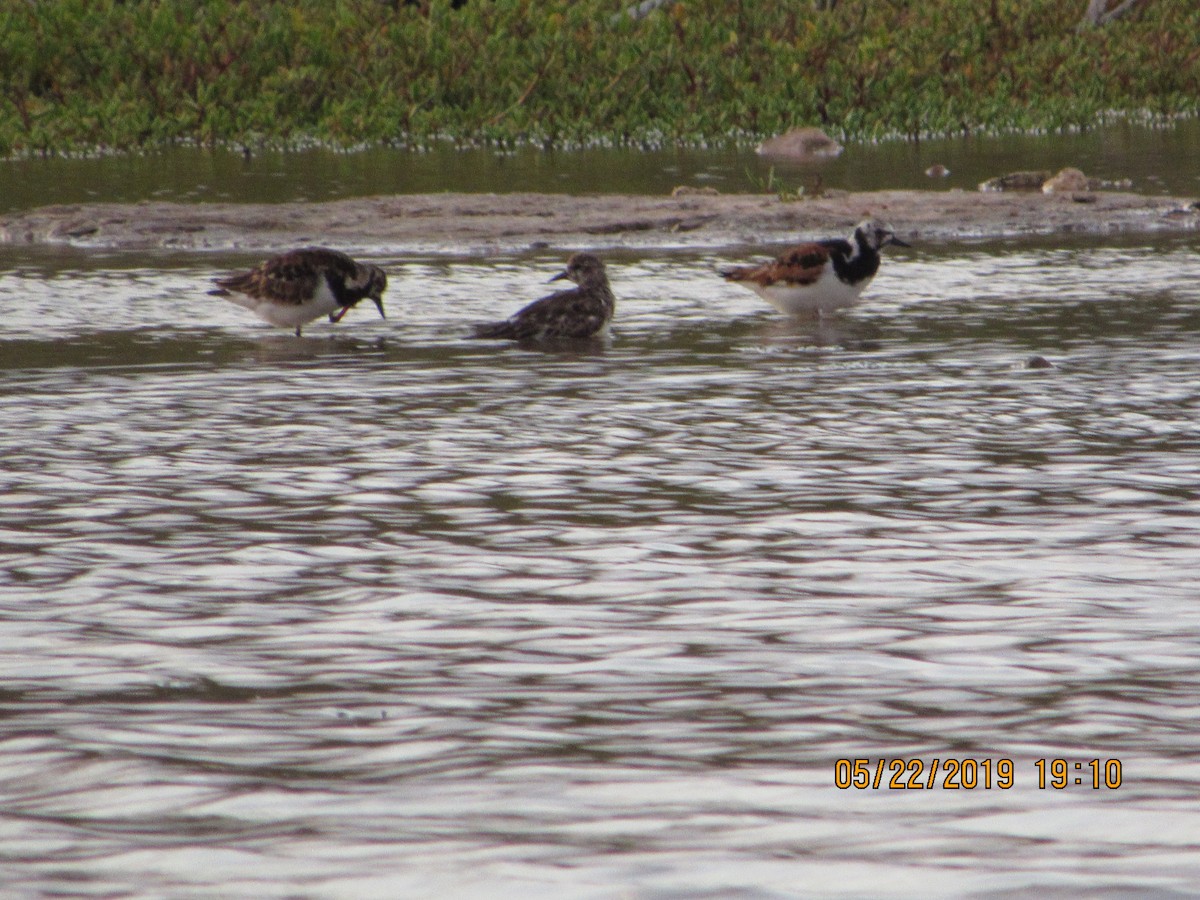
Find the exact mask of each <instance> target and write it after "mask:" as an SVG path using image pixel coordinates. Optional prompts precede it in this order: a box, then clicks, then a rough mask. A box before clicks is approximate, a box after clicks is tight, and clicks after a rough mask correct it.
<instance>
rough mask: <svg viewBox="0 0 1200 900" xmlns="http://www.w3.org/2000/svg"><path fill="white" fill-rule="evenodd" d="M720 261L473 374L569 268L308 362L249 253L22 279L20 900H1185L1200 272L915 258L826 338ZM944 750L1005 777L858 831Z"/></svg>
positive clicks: (518, 280) (7, 637)
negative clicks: (842, 767) (414, 899)
mask: <svg viewBox="0 0 1200 900" xmlns="http://www.w3.org/2000/svg"><path fill="white" fill-rule="evenodd" d="M730 261H732V260H730V259H726V258H718V257H716V256H699V257H697V256H688V255H676V256H670V257H665V258H657V259H646V258H640V257H636V256H630V255H625V256H621V255H614V256H613V257H611V258H610V260H609V269H610V274H611V277H612V282H613V286H614V290H615V292H616V293H617V296H618V299H619V307H618V313H617V317H618V318H617V323H616V325H615V327H614V332H615V336H614V339H613V341H612V342H611V344H610V345H608V346H606V347H603V348H601V349H600V350H592V351H588V352H580V353H571V352H555V353H539V352H536V351H531V350H529V349H526V348H519V347H512V346H508V345H505V344H495V343H487V342H477V341H471V340H468V339H467V338H466V334H467V333H468V330H469V329H468V326H469V324H470V323H472V322H476V321H488V320H491V319H494V318H495V317H496V316H498V315H502V314H506V313H508V312H511V311H512V310H514V309H516V308H517V307H519V306H520V305H521V304H522V303H524V302H526V301H527V300H529V299H531V298H533V297H535V296H539V295H540V294H541V293H543V292H544V289H545V285H544V283H543V282H544V280H545V278H546V277H548V276H549V275H550V274H553V273H554V272H556V271H557V270H558V268H559V267H560V266H561V259H558V258H551V257H538V256H534V257H523V258H505V259H502V260H499V261H491V262H481V261H480V260H478V259H470V260H467V259H464V260H453V259H440V258H439V259H416V260H400V259H385V260H382V262H383V263H384V264H386V265H387V266H388V268H389V274H390V276H391V278H390V280H391V283H392V285H393V288H392V293H391V294H390V295H389V309H390V310H395V318H389V319H388V320H386V321H380V320H378V319H377V318H376V317H373V316H371V315H366V314H361V313H364V312H366V313H369V312H370V311H369V310H366V311H354V312H352V313H351V314H350V315H349V316H348V317H347V319H346V320H345V321H344V322H343V323H342V324H341V325H338V326H327V325H320V326H318V325H316V324H314V326H313V328H312V329H311V332H310V333H306V335H305V337H304V338H303V339H301V340H297V339H296V338H294V337H292V336H290V335H288V334H287V333H286V332H280V331H273V330H271V329H269V328H267V327H266V326H263V325H262V324H261V323H259V322H258V321H257V320H256V319H254V317H252V316H250V315H249V314H247V313H246V312H245V311H243V310H240V309H239V308H237V307H235V306H233V305H232V304H228V303H224V302H222V301H219V300H218V299H216V298H210V297H207V296H206V295H205V294H204V293H203V290H204V287H205V283H206V280H207V279H208V278H209V277H211V275H212V274H214V273H215V272H217V271H223V270H225V269H226V268H231V267H234V266H235V265H237V264H239V263H240V262H242V260H241V258H235V257H212V258H209V257H205V258H203V259H202V260H200V261H199V262H198V261H197V258H195V257H191V258H186V257H180V258H174V257H169V256H163V257H151V258H147V257H145V256H141V257H138V258H136V259H133V258H131V257H121V256H109V257H99V256H89V255H82V254H76V253H70V252H49V251H46V252H30V253H24V254H15V253H7V252H6V255H5V256H4V258H3V262H4V267H3V268H4V272H5V274H3V275H0V303H2V304H3V306H4V309H5V330H4V335H3V337H2V339H0V354H2V355H0V416H2V421H3V422H4V423H5V429H4V431H3V433H2V434H0V458H2V459H3V461H4V465H3V467H0V485H2V492H0V584H3V592H2V593H0V646H2V647H3V648H4V649H3V651H0V691H2V692H3V698H4V706H5V716H4V718H3V719H0V742H2V744H0V746H2V747H3V753H2V755H0V792H2V793H3V796H4V797H5V802H4V809H3V813H0V829H2V830H3V834H4V838H5V840H4V841H3V843H2V844H0V858H3V860H4V865H3V869H4V872H5V876H4V878H5V880H6V882H7V886H8V888H9V890H10V891H13V892H15V893H16V894H17V895H34V894H39V893H50V892H55V891H57V892H60V893H61V892H62V891H63V890H70V891H78V892H80V893H85V894H95V895H115V894H127V893H135V894H147V895H176V896H178V895H180V894H196V893H205V892H207V893H213V892H214V891H217V892H219V893H220V894H221V896H246V897H249V896H285V895H286V896H296V895H297V892H300V893H301V894H304V893H305V892H311V893H312V894H313V895H336V896H439V895H440V896H479V897H496V896H512V897H522V898H524V897H531V896H539V897H541V896H544V897H561V896H613V895H614V894H616V893H621V892H624V893H627V894H628V895H630V896H636V897H643V896H644V897H664V896H689V897H690V896H755V897H781V896H795V895H796V894H797V892H798V891H801V890H802V891H803V892H804V893H811V894H820V895H824V896H864V895H869V896H889V895H890V896H929V895H931V894H943V895H945V894H962V893H969V892H976V893H982V894H993V895H996V894H1001V895H1002V894H1005V893H1006V892H1013V894H1016V893H1017V892H1021V893H1024V894H1030V893H1041V894H1046V893H1053V892H1054V891H1056V890H1057V891H1059V892H1061V893H1065V894H1069V895H1077V894H1087V895H1095V894H1097V893H1104V892H1109V893H1116V894H1118V895H1129V896H1135V895H1136V896H1144V895H1147V894H1155V893H1157V894H1158V895H1160V896H1168V895H1170V892H1171V891H1181V892H1182V891H1186V890H1191V885H1194V884H1195V883H1196V881H1195V879H1196V877H1197V876H1198V875H1200V864H1198V863H1197V862H1196V860H1197V858H1198V857H1197V854H1196V851H1197V849H1198V848H1197V844H1198V843H1200V840H1198V838H1197V835H1200V813H1198V812H1197V810H1196V805H1195V796H1196V792H1197V788H1198V786H1200V759H1198V757H1197V753H1196V749H1195V736H1194V723H1195V720H1196V715H1197V700H1196V698H1197V696H1200V650H1197V647H1198V646H1200V640H1198V639H1200V605H1198V604H1197V597H1200V569H1197V567H1196V565H1195V559H1196V555H1197V549H1198V546H1200V538H1198V535H1200V493H1198V488H1197V479H1196V462H1195V461H1196V451H1197V449H1198V448H1200V424H1198V423H1200V415H1198V413H1200V387H1198V386H1197V381H1196V378H1195V372H1196V371H1197V370H1198V369H1200V349H1198V342H1197V336H1198V335H1200V312H1198V309H1200V307H1198V302H1197V301H1200V287H1197V285H1200V277H1198V276H1200V256H1198V255H1197V254H1196V253H1195V252H1194V251H1193V250H1192V249H1191V248H1190V247H1188V246H1187V245H1186V244H1185V243H1182V242H1177V243H1166V244H1161V245H1158V246H1154V247H1149V246H1142V245H1140V244H1127V245H1121V246H1108V247H1099V248H1097V247H1089V246H1086V245H1079V246H1076V247H1066V248H1063V247H1058V248H1050V247H1047V246H1044V245H1039V244H1036V243H1028V242H1024V243H1015V242H1014V243H1007V244H1003V245H972V246H969V247H956V248H950V249H935V250H929V249H926V250H920V249H918V250H915V251H910V252H907V253H905V254H901V253H896V254H894V255H893V256H891V257H890V258H889V259H888V261H887V262H886V263H885V266H884V269H883V271H882V272H881V274H880V276H879V278H878V279H877V280H876V282H875V284H874V285H873V286H872V288H871V290H870V292H869V295H868V296H869V299H868V301H867V302H866V303H865V304H864V305H863V306H862V307H860V308H859V309H858V310H856V311H855V312H854V313H853V314H852V315H850V316H847V317H846V318H844V319H843V320H841V321H840V322H837V323H832V324H827V325H826V326H824V327H823V328H822V329H819V330H814V329H813V328H811V327H809V326H803V325H796V324H793V323H789V322H786V321H784V320H781V319H780V318H779V317H778V316H776V315H775V314H774V313H773V312H772V311H770V310H769V309H767V308H766V307H765V305H764V304H762V302H761V301H760V300H758V299H757V298H755V297H754V296H753V295H751V294H750V293H749V292H745V291H738V290H736V289H734V288H731V287H730V286H728V285H725V284H723V283H722V282H721V281H720V279H719V278H716V277H715V275H714V269H715V268H716V267H717V266H718V265H720V264H723V263H726V262H730ZM1033 353H1040V354H1043V355H1045V356H1046V357H1047V358H1049V359H1050V360H1051V361H1053V362H1054V363H1055V366H1056V367H1055V368H1054V369H1050V370H1042V371H1030V370H1026V369H1024V368H1023V364H1024V361H1025V360H1026V358H1028V357H1029V356H1030V355H1031V354H1033ZM961 757H973V758H977V759H980V760H984V759H990V760H999V759H1000V758H1002V757H1005V758H1010V759H1012V760H1013V761H1014V764H1015V779H1016V784H1015V785H1014V787H1013V788H1011V789H1009V790H1000V789H998V788H992V789H990V790H988V789H983V788H978V789H976V790H973V791H966V790H958V791H954V790H943V789H934V790H923V791H919V792H915V793H914V792H905V791H899V790H884V789H879V790H871V789H869V790H865V791H857V790H851V791H842V790H838V789H837V788H835V787H834V762H835V760H837V759H839V758H869V759H870V760H872V762H874V761H877V760H879V759H885V760H892V759H909V758H920V759H922V760H926V761H930V760H932V759H934V758H939V759H946V758H961ZM1054 757H1061V758H1064V759H1067V760H1069V761H1071V762H1072V763H1074V762H1080V763H1082V764H1083V765H1084V767H1085V769H1086V764H1087V761H1088V760H1091V759H1093V758H1098V759H1100V760H1107V759H1119V760H1120V761H1121V763H1122V768H1123V779H1124V780H1123V784H1122V786H1121V787H1120V788H1119V789H1118V790H1099V791H1097V790H1093V789H1092V788H1091V787H1090V786H1088V785H1083V786H1075V785H1074V784H1071V785H1069V786H1068V787H1067V788H1066V789H1063V790H1054V789H1051V788H1046V789H1040V788H1039V787H1038V783H1037V769H1036V767H1035V761H1036V760H1038V759H1042V758H1054ZM1084 774H1085V775H1086V777H1087V778H1090V772H1085V773H1084ZM1074 775H1075V772H1074V771H1072V777H1074ZM800 885H803V886H804V887H803V889H801V888H799V887H798V886H800Z"/></svg>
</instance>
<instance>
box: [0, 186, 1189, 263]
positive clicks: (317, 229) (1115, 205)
mask: <svg viewBox="0 0 1200 900" xmlns="http://www.w3.org/2000/svg"><path fill="white" fill-rule="evenodd" d="M868 214H872V215H876V216H879V217H880V218H883V219H885V220H887V221H889V222H890V223H891V224H892V225H893V226H894V227H895V228H896V230H897V231H898V232H900V233H901V234H903V235H905V236H906V237H909V238H913V239H918V240H925V241H947V240H956V239H963V238H972V237H979V238H987V237H1005V236H1016V235H1031V234H1068V233H1092V234H1117V233H1130V234H1133V233H1146V232H1159V231H1185V230H1189V229H1196V228H1198V227H1200V208H1198V206H1197V203H1196V201H1195V199H1194V198H1191V197H1187V198H1180V197H1158V196H1143V195H1139V194H1132V193H1120V192H1095V193H1086V194H1077V195H1071V194H1060V195H1045V194H1041V193H975V192H967V191H949V192H939V191H875V192H869V193H846V192H841V191H839V192H832V191H831V192H830V193H829V194H828V195H827V196H823V197H821V198H818V199H808V200H799V201H786V202H785V201H781V200H780V199H779V198H778V197H775V196H773V195H756V194H720V195H708V194H687V195H683V196H678V197H651V196H633V195H596V196H571V195H562V194H406V195H395V196H380V197H366V198H360V199H352V200H339V201H333V202H327V203H283V204H236V203H220V204H217V203H213V204H183V203H157V202H147V203H137V204H108V203H99V204H87V205H70V206H48V207H42V208H40V209H34V210H29V211H26V212H20V213H12V214H7V215H3V216H0V244H4V243H7V244H68V245H74V246H80V247H101V248H110V249H128V250H136V249H151V248H169V249H175V250H246V251H255V252H258V251H264V252H266V251H276V250H281V249H284V248H288V247H294V246H298V245H304V244H324V245H327V246H332V247H338V248H342V249H346V250H355V251H360V252H374V253H389V252H405V251H408V252H413V251H421V252H433V253H436V252H448V251H453V252H458V253H461V252H490V251H497V250H508V251H519V250H523V249H530V248H554V249H562V250H570V249H577V248H585V247H586V248H611V247H626V246H628V247H638V248H654V247H701V248H703V247H712V248H717V247H728V246H739V245H745V244H763V243H776V242H785V241H789V240H794V239H796V238H797V237H798V236H801V235H803V236H819V235H830V234H838V233H841V232H843V231H846V230H848V229H849V228H850V227H851V226H852V225H853V224H854V223H855V222H857V221H858V220H860V219H862V218H863V217H864V216H866V215H868Z"/></svg>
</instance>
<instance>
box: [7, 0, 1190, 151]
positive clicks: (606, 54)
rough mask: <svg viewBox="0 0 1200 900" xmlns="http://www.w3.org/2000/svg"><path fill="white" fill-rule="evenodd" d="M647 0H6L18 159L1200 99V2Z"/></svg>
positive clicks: (715, 129) (635, 141)
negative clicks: (1109, 6) (1104, 12)
mask: <svg viewBox="0 0 1200 900" xmlns="http://www.w3.org/2000/svg"><path fill="white" fill-rule="evenodd" d="M627 6H632V4H631V3H630V2H629V0H578V2H572V0H549V2H546V3H540V4H533V3H532V2H530V0H466V3H465V5H463V6H462V7H461V8H459V9H454V8H452V6H451V5H450V2H449V0H419V2H416V3H412V4H407V3H403V2H396V0H391V2H386V0H291V2H280V0H274V2H273V0H256V2H250V0H54V2H48V3H35V2H23V0H0V153H3V154H12V153H53V152H65V151H77V150H88V149H96V148H115V149H129V148H138V147H147V146H157V145H162V144H167V143H171V142H178V141H190V142H199V143H203V144H218V143H230V144H247V145H254V144H260V143H266V144H272V145H278V146H288V145H292V144H298V143H302V142H308V141H322V142H328V143H330V144H334V145H338V146H356V145H360V144H364V143H368V144H392V145H404V146H423V145H427V144H429V143H431V142H434V141H439V140H444V139H449V140H452V141H455V142H458V143H460V144H478V143H486V144H497V145H502V146H510V145H515V144H523V143H532V144H537V145H544V146H560V147H570V146H579V145H603V144H616V145H628V146H635V147H637V146H659V145H662V144H686V145H701V144H712V143H715V142H720V143H728V142H738V143H748V142H752V141H755V140H757V139H759V138H760V137H762V136H766V135H770V134H775V133H779V132H781V131H783V130H786V129H787V128H789V127H791V126H793V125H798V124H807V125H818V126H821V127H823V128H825V129H826V131H828V132H829V133H830V134H831V135H833V136H835V137H839V138H843V139H852V140H871V139H879V138H885V137H894V136H900V137H910V138H917V137H922V136H926V135H937V134H958V133H967V132H978V131H1004V130H1053V129H1060V128H1076V127H1086V126H1088V125H1090V124H1093V123H1095V122H1097V121H1099V120H1101V119H1104V118H1106V117H1108V118H1111V117H1114V116H1127V117H1128V116H1141V115H1145V114H1150V115H1155V116H1173V115H1181V114H1186V115H1194V114H1196V113H1197V108H1198V106H1200V52H1198V51H1197V50H1196V37H1195V36H1196V34H1197V33H1200V5H1197V4H1193V3H1170V2H1166V0H1154V2H1148V3H1145V4H1139V6H1138V8H1137V10H1136V11H1135V12H1134V13H1132V14H1130V15H1128V16H1126V17H1124V18H1122V19H1120V20H1119V21H1116V22H1113V23H1111V24H1109V25H1107V26H1105V27H1103V28H1089V29H1083V30H1079V29H1077V28H1076V27H1075V26H1076V25H1077V23H1078V20H1079V18H1080V16H1081V15H1082V12H1083V7H1084V3H1083V0H1079V2H1077V3H1074V4H1071V3H1065V2H1064V0H989V2H986V3H979V2H977V0H923V2H922V3H920V4H914V3H901V2H883V0H839V2H837V3H836V4H816V5H814V4H796V3H770V2H768V3H762V4H747V3H745V2H743V0H676V2H674V3H667V4H665V5H663V6H661V7H659V8H658V9H656V10H655V11H653V12H651V13H649V14H648V15H646V16H644V17H642V18H635V17H632V16H629V15H626V14H625V13H624V12H623V10H624V9H625V8H626V7H627ZM1074 6H1079V7H1080V8H1079V9H1078V10H1076V9H1074ZM818 7H821V8H818Z"/></svg>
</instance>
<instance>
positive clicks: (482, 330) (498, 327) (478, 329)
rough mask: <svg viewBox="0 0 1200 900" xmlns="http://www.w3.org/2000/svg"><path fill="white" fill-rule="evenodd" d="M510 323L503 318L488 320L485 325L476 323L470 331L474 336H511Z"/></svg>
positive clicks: (512, 334)
mask: <svg viewBox="0 0 1200 900" xmlns="http://www.w3.org/2000/svg"><path fill="white" fill-rule="evenodd" d="M515 336H516V335H515V334H514V333H513V327H512V323H511V322H509V321H508V320H507V319H505V320H504V321H503V322H490V323H488V324H487V325H476V326H475V328H474V329H473V331H472V333H471V337H474V338H485V339H486V338H512V337H515Z"/></svg>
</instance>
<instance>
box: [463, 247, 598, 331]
mask: <svg viewBox="0 0 1200 900" xmlns="http://www.w3.org/2000/svg"><path fill="white" fill-rule="evenodd" d="M563 278H566V279H569V280H571V281H573V282H575V284H576V285H577V287H573V288H570V289H569V290H565V291H558V292H557V293H554V294H550V295H549V296H547V297H543V298H542V299H540V300H535V301H534V302H533V303H530V304H529V305H528V306H526V307H525V308H524V309H522V310H520V311H519V312H517V313H515V314H513V315H512V316H510V317H509V318H507V319H505V320H504V321H503V322H495V323H493V324H491V325H480V326H477V327H476V329H475V337H478V338H503V339H508V340H515V341H546V340H586V339H588V338H594V337H598V336H603V335H604V334H605V333H606V332H607V330H608V325H609V323H610V322H611V321H612V317H613V311H614V310H615V309H616V304H617V301H616V298H615V297H613V293H612V290H611V289H610V288H609V286H608V275H607V273H606V272H605V270H604V263H602V262H601V261H600V260H599V259H598V258H597V257H595V256H593V255H592V254H590V253H576V254H575V255H574V256H572V257H571V258H570V259H569V260H568V261H567V268H566V269H565V270H564V271H562V272H560V273H558V274H557V275H555V276H554V277H553V278H551V279H550V280H551V281H559V280H561V279H563Z"/></svg>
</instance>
